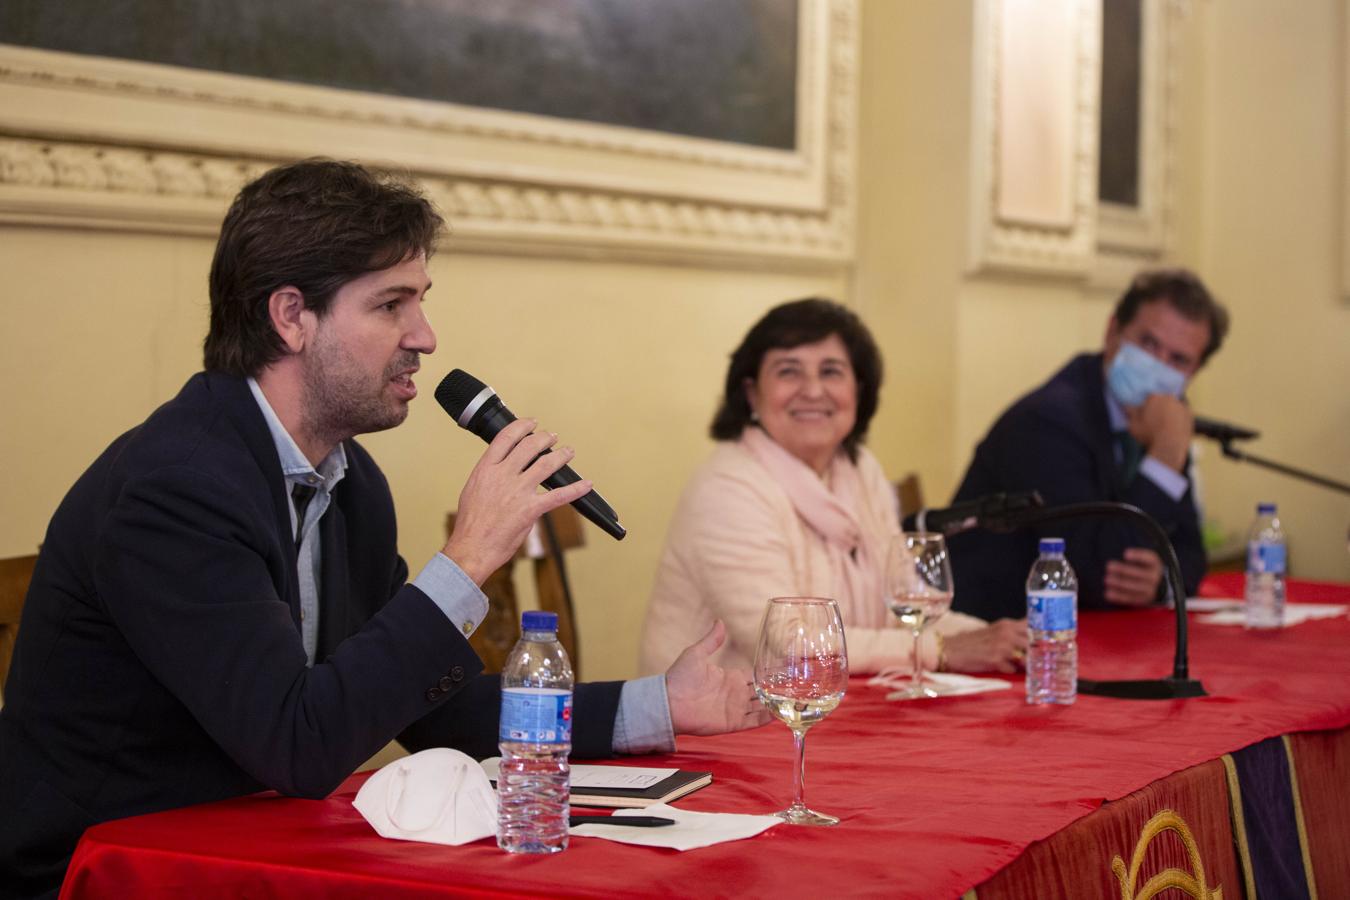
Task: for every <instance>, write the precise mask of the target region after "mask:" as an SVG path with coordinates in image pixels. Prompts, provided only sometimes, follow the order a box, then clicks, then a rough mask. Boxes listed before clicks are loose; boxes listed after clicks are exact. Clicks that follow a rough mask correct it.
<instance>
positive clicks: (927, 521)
mask: <svg viewBox="0 0 1350 900" xmlns="http://www.w3.org/2000/svg"><path fill="white" fill-rule="evenodd" d="M1044 505H1045V501H1044V500H1042V499H1041V495H1040V494H1039V493H1037V492H1036V491H1014V492H1012V493H1010V494H990V495H988V496H986V497H979V498H978V499H975V500H967V501H966V502H964V503H955V504H953V505H951V506H948V507H944V508H942V509H921V510H919V511H918V512H917V513H915V514H914V515H912V516H906V517H905V519H904V521H903V523H902V524H903V525H904V528H905V530H906V531H935V532H937V533H938V534H942V535H945V536H947V537H951V536H952V535H954V534H961V533H963V532H966V531H970V530H972V529H975V528H982V527H984V525H985V523H987V522H990V521H1002V520H1003V519H1004V518H1006V517H1007V516H1008V514H1009V513H1012V512H1016V511H1018V510H1024V509H1033V508H1038V507H1041V506H1044Z"/></svg>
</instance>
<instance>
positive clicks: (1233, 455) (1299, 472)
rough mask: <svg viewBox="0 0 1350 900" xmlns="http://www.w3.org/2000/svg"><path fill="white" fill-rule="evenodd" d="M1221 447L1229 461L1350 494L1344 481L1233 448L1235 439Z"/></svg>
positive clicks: (1223, 442) (1222, 441) (1221, 441)
mask: <svg viewBox="0 0 1350 900" xmlns="http://www.w3.org/2000/svg"><path fill="white" fill-rule="evenodd" d="M1219 446H1220V447H1221V448H1222V449H1223V455H1224V456H1226V457H1228V458H1229V459H1235V460H1237V461H1238V462H1249V463H1253V464H1255V465H1258V466H1264V467H1266V468H1267V469H1272V470H1274V471H1276V472H1279V473H1280V474H1281V475H1289V476H1291V477H1293V478H1299V479H1302V480H1303V481H1310V482H1312V483H1313V484H1315V485H1318V486H1320V487H1324V488H1331V489H1332V490H1333V491H1340V492H1341V493H1342V494H1350V484H1346V483H1345V482H1343V481H1335V480H1333V479H1331V478H1326V477H1324V476H1322V475H1316V474H1314V473H1312V472H1307V471H1304V470H1303V469H1295V468H1294V467H1293V466H1286V465H1285V464H1284V463H1278V462H1275V461H1274V460H1273V459H1265V458H1264V457H1260V456H1256V455H1254V454H1251V453H1247V452H1245V451H1242V450H1239V449H1238V448H1236V447H1234V446H1233V439H1232V438H1228V439H1226V440H1223V439H1221V440H1220V441H1219Z"/></svg>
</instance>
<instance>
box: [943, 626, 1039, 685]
mask: <svg viewBox="0 0 1350 900" xmlns="http://www.w3.org/2000/svg"><path fill="white" fill-rule="evenodd" d="M943 640H944V646H945V648H946V651H947V669H948V671H951V672H990V671H993V672H1008V673H1011V672H1016V671H1017V670H1018V669H1019V668H1021V666H1022V662H1023V660H1025V659H1026V656H1027V620H1026V619H999V620H998V621H997V622H991V623H990V624H989V625H986V626H985V627H984V628H979V629H976V630H975V631H965V632H962V633H961V634H952V635H948V636H946V637H945V638H944V639H943Z"/></svg>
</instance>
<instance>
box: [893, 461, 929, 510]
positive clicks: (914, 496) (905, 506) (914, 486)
mask: <svg viewBox="0 0 1350 900" xmlns="http://www.w3.org/2000/svg"><path fill="white" fill-rule="evenodd" d="M895 491H896V493H897V494H898V495H899V497H900V518H902V519H903V518H904V517H905V516H910V515H913V514H914V513H916V512H918V511H919V510H921V509H923V487H922V486H921V485H920V484H919V473H918V472H910V473H909V474H907V475H905V477H904V478H901V479H900V480H899V481H897V482H896V483H895Z"/></svg>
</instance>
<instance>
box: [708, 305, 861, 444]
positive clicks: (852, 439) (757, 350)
mask: <svg viewBox="0 0 1350 900" xmlns="http://www.w3.org/2000/svg"><path fill="white" fill-rule="evenodd" d="M832 334H837V335H839V339H840V340H841V341H843V342H844V346H845V347H846V348H847V349H848V358H849V363H850V365H852V366H853V375H854V377H855V378H856V379H857V382H858V418H857V421H856V422H855V423H854V425H853V430H852V431H850V432H849V433H848V436H847V437H845V438H844V450H845V451H846V452H847V453H848V456H849V459H852V460H855V461H856V460H857V458H858V445H859V444H861V443H862V442H863V439H864V438H865V437H866V436H867V426H868V425H869V424H870V423H871V421H872V416H873V415H874V414H875V413H876V411H877V397H878V395H879V394H880V392H881V378H882V364H881V351H879V350H878V349H877V344H876V341H874V340H872V333H871V332H870V331H868V330H867V326H866V325H864V324H863V322H862V319H860V318H858V315H857V314H856V313H854V312H853V311H852V310H850V309H848V308H847V307H845V306H843V305H841V304H839V303H836V302H834V301H833V300H827V299H825V298H823V297H807V298H806V299H804V300H793V301H791V302H790V303H783V304H781V305H779V306H775V307H774V308H773V309H771V310H769V311H768V312H767V313H765V314H764V317H763V318H762V319H760V320H759V321H758V322H756V323H755V324H754V326H753V327H752V328H751V329H750V331H749V332H748V333H747V334H746V335H745V338H744V339H743V340H742V341H741V345H740V346H739V347H737V348H736V350H735V351H734V352H733V353H732V354H731V365H730V366H729V367H728V369H727V377H726V383H725V386H724V388H723V393H722V404H721V406H720V408H719V409H718V410H717V415H715V416H714V417H713V421H712V427H711V429H709V430H710V431H711V433H712V436H713V437H714V438H715V439H716V440H719V441H733V440H735V439H737V438H739V437H740V436H741V432H742V431H744V430H745V427H746V426H747V425H749V424H750V423H751V418H750V401H749V400H747V399H746V396H745V385H746V382H747V381H755V380H756V379H757V378H758V377H759V366H760V363H762V362H763V361H764V354H766V353H768V352H769V351H770V350H777V349H786V348H788V347H799V346H801V345H802V344H814V343H815V342H817V341H823V340H825V338H827V337H829V336H830V335H832Z"/></svg>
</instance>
